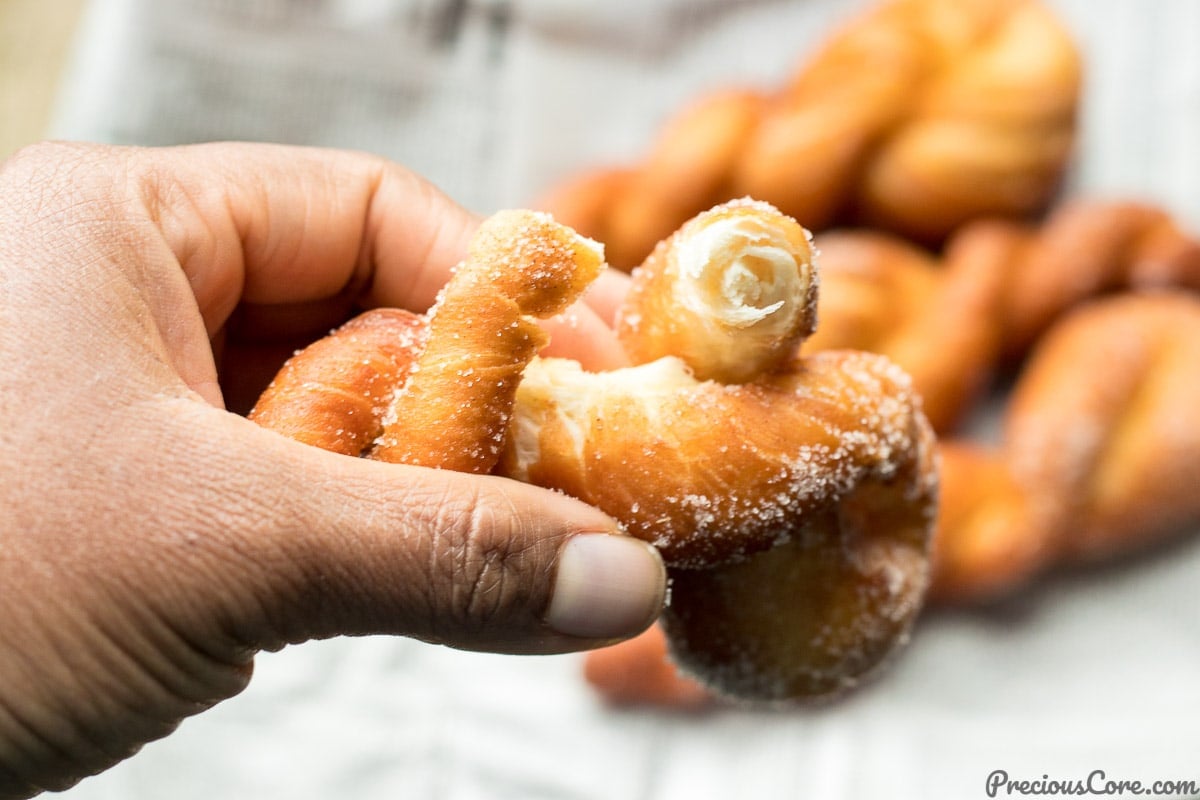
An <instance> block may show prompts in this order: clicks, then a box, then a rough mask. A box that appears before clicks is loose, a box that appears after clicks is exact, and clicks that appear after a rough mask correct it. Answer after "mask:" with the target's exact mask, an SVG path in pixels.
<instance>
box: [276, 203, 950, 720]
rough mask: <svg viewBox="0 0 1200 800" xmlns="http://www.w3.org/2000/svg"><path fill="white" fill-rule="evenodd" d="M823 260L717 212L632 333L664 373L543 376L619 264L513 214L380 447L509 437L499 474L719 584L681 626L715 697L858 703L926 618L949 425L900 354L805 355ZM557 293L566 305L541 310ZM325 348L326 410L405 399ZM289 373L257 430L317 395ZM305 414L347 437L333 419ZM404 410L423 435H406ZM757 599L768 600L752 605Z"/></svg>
mask: <svg viewBox="0 0 1200 800" xmlns="http://www.w3.org/2000/svg"><path fill="white" fill-rule="evenodd" d="M535 229H536V232H537V236H536V240H537V243H536V244H530V243H529V241H528V238H533V237H530V236H529V234H530V231H533V230H535ZM812 258H813V251H812V248H811V246H810V244H809V240H808V236H807V233H806V232H805V231H804V230H803V229H802V228H800V226H799V225H798V224H796V223H795V222H794V221H793V220H790V219H788V218H786V217H784V216H783V215H781V214H780V213H779V212H778V211H776V210H775V209H773V208H771V207H769V206H766V205H764V204H761V203H753V202H747V201H737V202H733V203H730V204H728V205H726V206H723V207H720V208H716V209H713V210H712V211H710V212H707V213H706V214H703V215H701V216H700V217H699V218H697V219H696V220H694V221H693V222H691V223H689V224H688V225H686V226H685V227H684V228H683V229H682V230H681V231H680V232H679V233H678V235H676V236H674V237H672V238H671V240H670V241H669V242H667V243H666V244H664V245H663V247H662V248H661V249H660V250H659V251H658V252H656V254H655V256H654V257H653V258H652V259H650V260H648V261H647V263H646V265H645V266H644V268H643V269H642V271H641V272H640V273H639V275H638V277H637V278H636V285H637V289H636V290H635V291H632V292H631V293H630V295H629V297H628V298H627V300H626V305H625V306H624V307H623V309H622V311H621V319H622V323H621V326H620V328H621V331H620V334H621V338H622V341H623V342H624V343H625V345H626V347H627V348H628V349H629V351H630V354H631V356H632V358H633V360H635V361H640V362H643V363H639V364H637V365H635V366H632V367H628V368H624V369H619V370H613V371H610V372H606V373H586V372H584V371H583V370H582V368H581V367H580V365H579V364H578V363H576V362H572V361H566V360H563V359H538V358H534V359H532V361H530V362H529V363H528V366H525V361H526V360H527V359H528V358H529V356H530V355H531V351H532V347H533V346H532V345H530V344H529V341H530V340H533V339H535V338H536V336H537V332H536V330H535V329H533V328H532V327H531V323H529V322H528V320H527V318H526V317H525V316H524V315H527V314H529V313H548V312H551V311H553V310H555V309H557V308H559V307H561V305H562V304H565V302H567V301H569V299H570V298H571V297H573V296H574V295H575V294H577V293H578V291H580V290H581V289H582V285H583V284H584V283H585V282H586V281H587V280H589V279H590V277H591V276H592V275H594V273H595V268H596V267H597V266H598V256H597V255H596V253H595V250H594V249H593V248H592V247H591V246H590V244H589V243H588V242H587V241H586V240H582V239H580V238H578V237H576V236H575V235H574V234H572V233H570V232H569V231H566V230H565V229H562V228H560V227H557V226H554V225H553V224H552V223H550V222H549V221H548V220H546V219H545V218H544V217H541V216H536V215H533V216H531V215H524V216H520V217H510V218H502V219H500V220H496V219H493V220H490V221H489V222H487V223H485V225H484V227H483V228H482V229H481V232H480V234H479V235H478V236H477V237H476V245H475V246H473V247H472V250H471V255H470V256H469V258H468V260H467V262H466V263H465V264H464V265H463V267H461V268H460V269H459V271H458V273H457V274H456V275H455V277H454V279H453V280H452V281H451V283H450V285H449V286H448V287H447V289H446V291H445V293H444V295H443V297H442V299H441V300H440V301H439V303H438V305H437V306H435V309H434V311H433V312H432V314H431V317H430V320H429V322H428V326H427V327H428V330H427V333H426V334H425V335H424V338H423V344H422V345H421V348H420V350H419V352H414V353H413V357H414V358H415V359H416V361H415V364H414V365H413V367H412V369H411V370H410V371H409V372H408V373H407V378H406V379H404V382H403V384H402V385H401V386H399V387H398V388H397V390H396V391H395V392H394V397H393V398H392V399H391V400H390V403H388V404H384V405H385V410H384V411H383V412H382V413H383V416H382V421H381V423H380V424H381V425H382V433H380V435H379V436H378V438H377V440H376V441H377V443H381V444H376V445H375V446H374V448H373V449H369V450H368V451H367V454H368V455H370V456H373V457H375V456H378V455H379V451H380V450H381V449H383V448H386V449H387V451H388V452H392V451H399V452H402V453H403V455H402V459H401V460H404V461H406V462H409V463H424V464H430V463H433V464H435V465H441V466H446V465H449V466H451V467H452V468H457V469H478V468H479V467H480V466H481V465H482V464H486V462H487V456H489V455H490V452H491V450H492V443H493V442H499V441H500V440H503V442H504V450H503V455H502V458H501V460H500V463H499V464H498V465H497V471H498V472H499V473H500V474H503V475H507V476H510V477H515V478H518V479H521V480H527V481H531V482H533V483H537V484H540V485H543V486H548V487H551V488H557V489H562V490H564V491H567V492H569V493H571V494H573V495H575V496H577V497H580V498H582V499H584V500H586V501H588V502H592V503H595V504H596V505H598V506H599V507H600V508H602V509H604V510H605V511H607V512H608V513H610V514H612V515H613V516H615V517H616V518H617V519H618V520H619V521H620V522H621V523H622V524H623V525H624V526H625V527H626V529H627V530H628V532H629V533H631V534H633V535H636V536H639V537H641V538H644V539H647V540H649V541H653V542H654V543H656V544H657V545H658V546H659V547H660V549H661V551H662V553H663V556H664V559H665V560H666V561H667V563H668V565H669V566H670V567H671V568H672V574H673V577H674V581H675V585H676V587H677V593H676V597H677V598H681V597H688V596H691V595H694V594H695V593H696V591H697V589H696V587H708V588H707V589H706V590H705V591H704V592H702V593H703V594H706V595H707V596H706V597H704V598H701V597H696V598H695V600H694V601H683V600H679V599H677V600H676V601H674V602H673V604H672V606H671V609H670V610H669V611H668V615H669V616H668V623H667V624H668V630H670V632H671V639H672V647H673V648H675V649H676V651H677V653H678V655H679V657H680V658H681V659H683V660H684V662H685V663H686V664H687V665H688V666H689V667H690V668H691V669H692V670H694V671H695V673H696V675H697V677H698V678H699V679H700V680H701V681H702V682H704V683H706V684H707V685H708V686H709V687H710V688H711V689H713V690H714V691H717V692H721V693H725V694H730V695H733V696H736V697H738V698H740V699H746V700H759V701H783V700H792V699H799V698H803V697H809V696H813V695H817V694H828V693H832V692H835V691H838V690H840V689H842V688H844V687H846V686H848V685H851V684H852V683H854V682H855V681H856V680H858V679H859V678H860V677H861V676H862V675H864V674H866V673H867V672H869V671H871V670H872V669H874V668H875V666H876V665H877V664H879V663H880V662H882V661H883V660H884V658H885V657H886V655H887V654H888V653H890V652H891V651H892V649H893V648H894V647H895V646H896V645H898V644H900V643H901V642H903V640H904V638H905V636H906V633H907V630H908V628H909V626H910V625H911V623H912V621H913V619H914V617H915V614H916V612H917V609H918V608H919V606H920V599H921V596H922V594H923V592H924V589H925V586H926V582H927V579H928V545H929V534H930V530H931V525H932V516H933V505H934V488H935V470H934V469H933V466H932V437H931V434H930V430H929V427H928V424H927V423H926V421H925V419H924V417H923V416H922V415H921V413H920V410H919V404H918V401H917V400H916V398H915V395H914V394H913V392H912V389H911V385H910V382H909V380H908V378H907V376H905V375H904V374H903V373H902V372H900V371H899V370H898V369H897V368H896V367H895V366H894V365H892V364H891V363H890V362H888V361H887V360H886V359H884V358H883V357H881V356H877V355H872V354H866V353H856V352H836V353H834V352H830V353H821V354H819V355H816V356H813V357H811V358H806V359H799V358H797V357H796V355H795V347H796V344H797V342H798V341H799V340H800V339H801V338H802V337H803V336H804V335H805V334H806V333H807V332H808V331H809V330H810V329H811V327H812V313H813V308H814V306H815V292H816V280H815V273H814V268H813V264H812ZM531 284H532V285H531ZM527 286H529V288H528V289H527V288H526V287H527ZM547 294H549V296H550V297H551V298H552V299H553V302H540V298H542V297H543V296H545V295H547ZM530 298H535V300H536V301H535V300H530ZM481 309H482V311H481ZM679 320H684V324H683V325H679V324H677V323H678V321H679ZM510 329H511V330H514V331H517V333H515V334H510V333H509V330H510ZM688 332H692V333H694V338H692V339H689V338H688V337H687V336H686V335H685V334H686V333H688ZM348 335H349V334H347V333H346V329H343V330H342V331H340V332H339V333H337V334H335V339H337V338H344V337H346V336H348ZM642 336H645V340H644V342H640V337H642ZM413 339H414V341H416V340H418V339H420V337H416V336H414V337H413ZM639 342H640V343H639ZM328 346H329V347H333V344H330V345H328ZM310 353H311V350H310V351H306V353H302V354H301V355H300V356H297V361H296V362H295V363H293V364H292V365H291V366H290V367H289V368H288V369H286V370H285V371H284V373H282V374H281V376H280V382H281V383H282V384H289V382H290V381H293V380H294V379H295V378H296V377H297V376H303V377H304V379H305V380H306V381H310V382H313V383H315V384H316V391H314V392H313V395H314V396H315V397H316V398H318V399H316V400H314V402H315V403H317V404H318V405H321V408H322V409H323V410H328V409H327V406H328V405H329V403H328V402H327V401H326V400H324V399H321V398H325V397H327V396H340V394H339V393H340V392H342V391H348V392H349V393H350V394H351V395H352V396H353V395H355V390H358V391H360V392H361V393H365V394H366V395H371V396H372V397H375V396H385V395H386V392H383V391H382V390H381V388H380V387H379V386H377V385H376V384H375V383H372V382H364V383H361V384H358V385H348V384H339V385H338V386H336V387H332V388H330V387H326V386H324V385H323V384H322V382H321V380H320V379H319V376H314V374H313V373H312V372H310V368H314V369H315V367H314V364H315V358H316V357H315V356H311V357H310ZM388 365H389V368H390V362H388ZM301 367H303V369H302V368H301ZM522 367H524V374H523V376H522V377H521V380H520V384H519V386H516V390H515V397H514V396H513V395H512V394H511V392H510V389H512V388H513V386H514V384H515V381H516V378H515V376H516V375H518V374H520V373H521V369H522ZM479 370H485V372H484V375H485V379H484V380H482V381H481V380H478V379H477V377H476V376H477V374H478V373H477V371H479ZM331 374H333V375H336V376H338V377H339V379H342V378H350V379H352V378H354V377H355V375H354V373H353V371H347V370H343V369H341V368H338V369H335V370H334V371H333V372H332V373H331ZM389 374H390V375H393V376H398V377H402V376H403V375H404V374H405V372H404V370H403V369H402V368H395V369H391V371H390V372H389ZM702 376H711V377H710V378H704V377H702ZM358 377H359V378H361V376H358ZM426 379H427V380H428V383H426V384H423V385H422V384H421V381H422V380H426ZM381 380H382V379H381ZM723 381H724V382H723ZM281 383H277V385H276V386H275V387H273V389H272V390H271V391H270V392H268V393H267V394H266V395H264V398H263V401H262V402H260V406H263V407H260V409H259V410H258V411H256V418H258V419H271V418H272V417H273V414H272V413H270V412H271V411H272V409H271V408H270V406H271V402H270V401H272V399H273V398H293V397H295V396H297V395H301V394H303V387H302V386H299V387H298V386H291V385H281ZM497 384H498V385H497ZM481 386H482V387H483V390H481V389H480V387H481ZM508 398H512V399H513V404H512V409H511V410H512V413H511V418H510V416H509V414H508V406H507V399H508ZM355 399H356V400H357V397H355ZM406 402H411V403H412V404H413V405H414V406H415V407H413V408H409V407H407V406H404V405H403V404H404V403H406ZM467 406H469V408H468V407H467ZM343 408H344V409H345V410H346V411H348V412H350V413H359V409H358V407H357V406H353V405H351V404H346V405H344V406H343ZM387 408H391V409H392V410H391V411H388V410H386V409H387ZM397 408H402V409H403V410H402V411H397V410H396V409H397ZM371 411H372V414H373V415H376V414H378V413H379V411H378V404H375V403H372V404H371ZM297 416H298V417H299V418H301V419H302V420H304V421H306V422H312V423H314V424H320V425H325V426H337V427H343V426H342V425H341V421H340V420H337V419H335V418H334V416H331V415H330V414H325V413H321V414H318V413H315V412H310V411H308V410H304V409H301V410H300V411H299V412H298V414H297ZM481 416H483V417H486V419H480V417H481ZM413 420H423V422H420V423H414V422H413ZM404 421H407V426H408V427H407V430H408V432H407V433H403V434H401V433H398V432H397V431H398V430H400V429H399V428H398V425H399V424H402V423H403V422H404ZM504 425H507V434H506V435H499V436H498V435H497V433H496V431H497V430H498V428H497V426H501V427H500V430H501V433H503V427H502V426H504ZM420 426H428V428H429V429H431V430H432V431H433V434H432V435H431V434H430V430H426V429H425V428H424V427H420ZM418 427H420V429H417V428H418ZM317 438H318V439H319V438H320V437H317ZM357 438H363V437H357ZM412 441H415V442H420V443H421V444H420V446H419V448H415V447H413V446H411V445H410V444H409V443H410V442H412ZM462 441H465V442H467V444H466V446H465V447H464V446H463V445H461V444H459V443H460V442H462ZM447 442H448V443H449V444H446V443H447ZM414 451H419V452H420V453H425V452H432V453H433V455H434V456H435V459H434V460H430V459H427V458H424V457H423V456H422V457H418V456H414V455H413V453H414ZM464 453H466V454H467V455H468V456H469V457H468V458H465V459H464V458H462V456H463V454H464ZM480 454H482V455H480ZM477 456H478V457H477ZM751 554H755V555H751ZM737 576H744V579H746V580H750V581H751V582H752V584H753V585H752V586H751V585H746V586H739V583H740V581H741V580H742V578H739V577H737ZM746 592H750V593H751V594H755V595H757V596H758V597H759V598H760V600H761V602H762V603H763V606H762V607H754V606H753V605H752V604H746V603H743V602H735V601H737V600H738V597H739V593H742V596H743V598H744V599H745V595H744V593H746ZM693 603H694V606H695V608H691V609H689V608H687V607H686V606H688V605H691V604H693ZM734 662H736V664H734Z"/></svg>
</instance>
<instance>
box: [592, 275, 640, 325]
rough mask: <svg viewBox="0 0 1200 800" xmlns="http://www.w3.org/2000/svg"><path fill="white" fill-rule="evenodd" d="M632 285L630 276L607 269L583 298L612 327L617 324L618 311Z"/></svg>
mask: <svg viewBox="0 0 1200 800" xmlns="http://www.w3.org/2000/svg"><path fill="white" fill-rule="evenodd" d="M630 283H631V281H630V279H629V276H628V275H627V274H625V273H624V272H619V271H617V270H615V269H611V268H610V269H606V270H604V272H602V273H601V274H600V277H599V278H598V279H597V280H596V282H595V283H593V284H592V285H591V286H589V287H588V290H587V294H585V295H584V297H583V299H584V302H585V303H587V304H588V306H589V307H590V308H591V309H592V310H593V311H595V312H596V315H597V316H599V317H600V319H602V320H604V322H605V323H607V324H608V325H609V326H612V325H614V324H615V323H616V317H617V309H618V308H620V306H621V303H622V302H624V300H625V295H626V294H628V293H629V285H630Z"/></svg>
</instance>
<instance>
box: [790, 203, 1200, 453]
mask: <svg viewBox="0 0 1200 800" xmlns="http://www.w3.org/2000/svg"><path fill="white" fill-rule="evenodd" d="M820 245H821V264H822V281H823V283H824V288H823V291H822V295H821V307H820V314H821V328H820V330H818V331H817V332H816V333H815V334H814V335H813V336H812V337H811V338H810V339H809V340H808V341H807V342H806V343H805V350H806V352H816V351H819V350H824V349H840V348H854V349H859V350H867V351H870V352H877V353H883V354H884V355H886V356H888V357H889V358H890V359H892V360H893V361H895V362H896V363H897V364H898V365H900V366H901V367H902V368H903V369H904V370H905V371H906V372H908V373H909V374H910V375H911V376H912V379H913V385H914V386H915V387H916V388H917V391H918V393H919V394H920V395H921V396H922V397H923V399H924V401H925V412H926V414H927V415H928V417H929V419H930V421H931V422H932V423H933V426H934V428H935V429H937V430H938V431H940V432H946V431H949V430H951V429H952V428H953V427H954V425H955V423H956V422H958V421H959V420H960V418H961V417H962V415H963V413H964V412H965V411H966V410H967V409H969V408H970V406H971V405H972V401H973V400H974V399H975V398H976V397H977V396H978V394H979V392H980V390H981V389H982V388H983V387H984V386H986V384H987V380H988V378H989V376H990V375H991V373H992V372H993V371H994V369H995V368H996V366H997V365H998V364H1000V363H1011V362H1014V361H1016V360H1017V359H1019V358H1020V357H1021V356H1023V355H1024V354H1025V353H1026V351H1027V350H1028V349H1029V347H1030V345H1031V344H1032V343H1033V342H1034V341H1036V340H1037V339H1038V338H1039V337H1040V336H1041V335H1042V334H1043V333H1044V331H1045V330H1046V329H1047V328H1048V327H1049V326H1050V325H1051V324H1052V323H1053V322H1054V321H1055V320H1056V319H1058V318H1059V317H1061V316H1062V315H1063V313H1064V312H1066V311H1067V310H1069V309H1070V308H1072V307H1073V306H1075V305H1078V304H1079V303H1081V302H1083V301H1085V300H1087V299H1088V298H1091V297H1093V296H1096V295H1099V294H1103V293H1109V292H1116V291H1125V290H1137V289H1151V288H1160V287H1165V286H1175V287H1182V288H1188V289H1192V290H1197V291H1200V242H1198V241H1197V240H1196V239H1194V238H1192V237H1191V236H1190V235H1188V234H1186V233H1184V232H1183V231H1182V230H1181V229H1180V227H1179V226H1178V225H1177V224H1176V222H1175V221H1174V220H1173V219H1172V218H1171V217H1170V216H1169V215H1168V214H1167V213H1166V212H1164V211H1163V210H1162V209H1159V208H1155V207H1152V206H1148V205H1143V204H1139V203H1132V202H1119V201H1094V200H1093V201H1076V202H1074V203H1071V204H1069V205H1066V206H1064V207H1062V208H1061V209H1059V210H1058V211H1056V212H1055V213H1054V214H1052V215H1051V216H1050V217H1049V219H1047V221H1046V222H1045V223H1044V224H1042V225H1041V226H1037V227H1034V226H1028V225H1022V224H1018V223H1014V222H1004V221H998V220H988V221H979V222H975V223H971V224H969V225H967V226H965V227H963V228H962V229H961V230H959V231H958V233H956V234H955V235H954V236H953V237H952V238H951V239H950V241H949V242H948V244H947V248H946V251H945V254H944V256H943V257H942V258H941V260H940V262H939V260H938V259H936V258H935V257H934V256H932V255H931V254H929V253H927V252H925V251H923V250H921V249H919V248H917V247H915V246H913V245H910V244H908V243H906V242H904V241H902V240H899V239H896V238H894V237H891V236H888V235H886V234H880V233H874V232H862V231H834V232H831V233H828V234H825V235H822V237H821V241H820Z"/></svg>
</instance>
